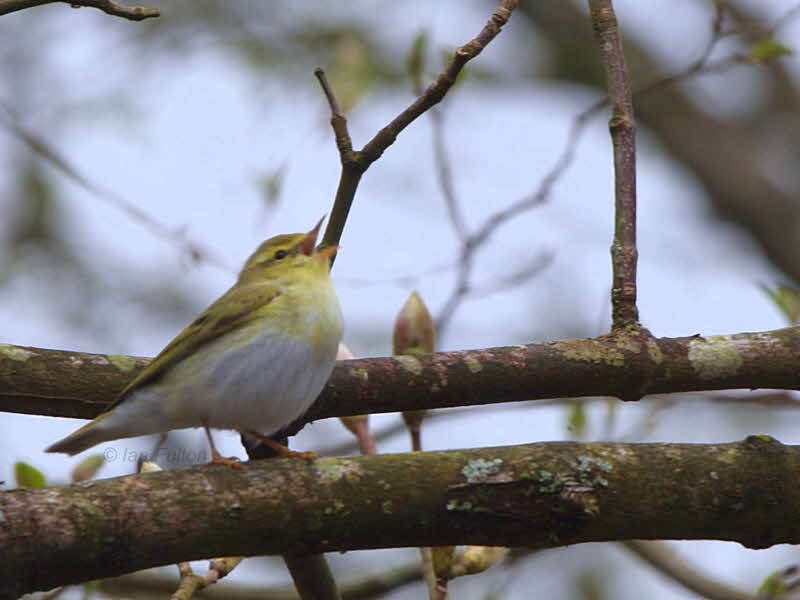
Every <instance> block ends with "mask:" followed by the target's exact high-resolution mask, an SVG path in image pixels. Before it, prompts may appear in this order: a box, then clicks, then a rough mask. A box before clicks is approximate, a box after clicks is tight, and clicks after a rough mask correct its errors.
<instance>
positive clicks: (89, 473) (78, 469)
mask: <svg viewBox="0 0 800 600" xmlns="http://www.w3.org/2000/svg"><path fill="white" fill-rule="evenodd" d="M104 464H105V459H104V458H103V455H102V454H92V455H91V456H87V457H86V458H84V459H83V460H82V461H81V462H79V463H78V464H77V465H75V468H74V469H72V481H86V480H87V479H91V478H92V477H94V476H95V475H97V472H98V471H99V470H100V467H102V466H103V465H104Z"/></svg>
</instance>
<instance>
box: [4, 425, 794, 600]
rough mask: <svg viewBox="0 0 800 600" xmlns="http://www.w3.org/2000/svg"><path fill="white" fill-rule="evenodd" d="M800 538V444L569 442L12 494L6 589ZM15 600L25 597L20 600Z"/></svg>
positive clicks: (196, 472) (296, 463)
mask: <svg viewBox="0 0 800 600" xmlns="http://www.w3.org/2000/svg"><path fill="white" fill-rule="evenodd" d="M636 538H638V539H717V540H733V541H738V542H740V543H742V544H744V545H746V546H748V547H753V548H763V547H767V546H770V545H773V544H779V543H798V542H800V447H798V446H784V445H782V444H780V443H778V442H777V441H775V440H773V439H772V438H770V437H768V436H751V437H750V438H748V439H747V440H745V441H743V442H738V443H731V444H719V445H703V444H577V443H570V442H559V443H542V444H531V445H526V446H509V447H504V448H484V449H476V450H460V451H450V452H416V453H411V454H396V455H382V456H366V457H359V458H347V459H320V460H318V461H316V462H315V463H314V464H312V465H308V464H307V463H305V462H304V461H300V460H294V459H272V460H266V461H255V462H251V463H248V464H247V465H245V468H244V469H242V470H235V469H230V468H228V467H224V466H205V467H195V468H189V469H180V470H176V471H170V472H159V473H148V474H142V475H134V476H129V477H121V478H116V479H106V480H100V481H89V482H84V483H80V484H74V485H69V486H64V487H56V488H48V489H42V490H13V491H9V492H5V493H2V494H0V564H1V565H3V568H2V569H0V590H4V591H6V592H7V594H9V595H13V594H21V593H22V592H27V591H31V590H42V589H49V588H52V587H54V586H57V585H61V584H65V583H75V582H81V581H88V580H91V579H96V578H99V577H107V576H112V575H119V574H122V573H129V572H132V571H136V570H139V569H144V568H147V567H152V566H156V565H164V564H170V563H174V562H177V561H179V560H193V559H202V558H209V557H214V556H239V555H247V556H249V555H262V554H274V553H284V554H285V553H317V552H326V551H331V550H352V549H362V548H382V547H399V546H430V545H442V544H468V543H469V544H481V545H501V546H527V547H531V548H547V547H554V546H561V545H566V544H574V543H578V542H594V541H607V540H624V539H636ZM11 597H16V596H15V595H14V596H11Z"/></svg>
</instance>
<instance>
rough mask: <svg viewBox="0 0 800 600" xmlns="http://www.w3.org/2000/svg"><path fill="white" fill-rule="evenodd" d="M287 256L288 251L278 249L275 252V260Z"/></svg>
mask: <svg viewBox="0 0 800 600" xmlns="http://www.w3.org/2000/svg"><path fill="white" fill-rule="evenodd" d="M287 256H289V253H288V252H286V250H278V251H277V252H276V253H275V260H280V259H282V258H286V257H287Z"/></svg>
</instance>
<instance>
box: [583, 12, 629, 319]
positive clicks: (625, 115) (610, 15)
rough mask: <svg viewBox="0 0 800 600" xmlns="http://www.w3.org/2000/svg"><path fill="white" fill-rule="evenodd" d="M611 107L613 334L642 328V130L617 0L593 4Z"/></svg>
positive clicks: (595, 28)
mask: <svg viewBox="0 0 800 600" xmlns="http://www.w3.org/2000/svg"><path fill="white" fill-rule="evenodd" d="M589 10H590V14H591V18H592V27H593V29H594V32H595V36H596V37H597V41H598V43H599V46H600V54H601V56H602V58H603V67H604V69H605V72H606V81H607V85H608V96H609V99H610V101H611V112H612V116H611V120H610V122H609V129H610V131H611V141H612V144H613V147H614V181H615V184H614V197H615V211H614V214H615V217H614V243H613V244H612V245H611V260H612V267H613V271H614V273H613V284H612V286H611V304H612V307H611V311H612V322H613V328H614V329H615V330H619V329H622V328H626V327H629V326H634V327H638V325H639V314H638V310H637V308H636V260H637V250H636V124H635V122H634V119H633V98H632V96H631V88H630V83H629V81H628V74H627V71H626V67H625V56H624V55H623V52H622V42H621V41H620V37H619V28H618V26H617V19H616V16H615V15H614V8H613V6H612V3H611V0H589Z"/></svg>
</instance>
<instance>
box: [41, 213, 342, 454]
mask: <svg viewBox="0 0 800 600" xmlns="http://www.w3.org/2000/svg"><path fill="white" fill-rule="evenodd" d="M323 219H324V217H323ZM320 225H322V220H320V222H319V223H317V226H316V227H314V228H313V229H312V230H311V231H309V232H308V233H305V234H302V233H297V234H290V235H279V236H276V237H273V238H271V239H269V240H267V241H266V242H264V243H263V244H261V246H260V247H259V248H258V250H256V251H255V252H254V253H253V255H252V256H250V258H248V259H247V262H246V263H245V265H244V268H242V271H241V273H239V279H238V280H237V282H236V283H235V284H234V286H233V287H232V288H231V289H229V290H228V291H227V292H226V293H225V294H224V295H223V296H221V297H220V298H219V299H218V300H217V301H216V302H214V303H213V304H212V305H211V306H210V307H208V309H206V310H205V312H203V313H202V314H201V315H200V316H199V317H197V318H196V319H195V320H194V321H193V322H192V323H191V324H190V325H189V326H188V327H186V329H184V330H183V331H182V332H181V333H180V334H178V336H177V337H176V338H175V339H174V340H172V342H170V344H169V345H168V346H167V347H166V348H164V350H162V351H161V353H160V354H159V355H158V356H157V357H156V358H154V359H153V361H152V362H151V363H150V364H149V365H147V367H146V368H145V369H144V370H143V371H142V372H141V373H139V375H138V376H137V377H135V378H134V379H133V380H132V381H131V382H130V383H129V384H128V386H127V387H126V388H125V389H124V390H123V391H122V393H121V394H120V395H119V397H118V398H117V400H116V402H114V404H112V405H111V406H110V407H109V409H108V411H107V412H104V413H103V414H101V415H100V416H98V417H97V418H96V419H94V420H93V421H91V422H90V423H88V424H86V425H84V426H83V427H81V428H80V429H78V430H77V431H74V432H73V433H71V434H70V435H68V436H67V437H65V438H64V439H62V440H59V441H58V442H56V443H55V444H53V445H52V446H49V447H48V448H47V449H46V450H45V451H46V452H64V453H66V454H69V455H74V454H77V453H78V452H82V451H83V450H86V449H87V448H90V447H92V446H94V445H96V444H100V443H102V442H107V441H110V440H116V439H120V438H127V437H135V436H139V435H146V434H151V433H161V432H165V431H170V430H172V429H183V428H186V427H203V428H204V429H205V432H206V436H207V437H208V442H209V445H210V447H211V455H212V461H211V462H213V463H221V464H228V465H230V466H236V463H235V461H236V459H228V458H224V457H222V456H221V455H220V454H219V452H217V449H216V447H215V446H214V441H213V439H212V438H211V434H210V432H209V428H216V429H235V430H238V431H242V432H249V433H253V434H254V435H256V437H258V438H259V439H262V440H264V441H267V442H268V443H271V445H273V446H276V444H275V443H274V442H271V440H269V439H268V438H265V437H264V436H267V435H270V434H272V433H275V432H276V431H279V430H280V429H282V428H283V427H285V426H287V425H288V424H290V423H291V422H292V421H294V420H295V419H297V418H298V417H300V416H301V415H303V413H305V412H306V410H308V408H309V407H310V406H311V404H312V403H313V402H314V400H315V399H316V397H317V396H318V395H319V393H320V391H322V388H323V387H324V386H325V382H326V381H327V380H328V377H329V376H330V374H331V371H332V370H333V365H334V363H335V362H336V350H337V348H338V346H339V342H340V340H341V338H342V315H341V310H340V308H339V301H338V300H337V298H336V293H335V292H334V289H333V285H332V283H331V278H330V260H331V256H332V255H333V254H334V253H335V252H336V247H335V246H334V247H330V248H325V249H323V250H316V249H315V244H316V241H317V233H318V232H319V228H320ZM277 446H279V447H280V448H277V449H278V450H279V451H280V450H281V449H282V453H283V454H286V453H289V451H288V449H286V448H285V447H283V446H281V445H280V444H277ZM289 454H294V453H289Z"/></svg>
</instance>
